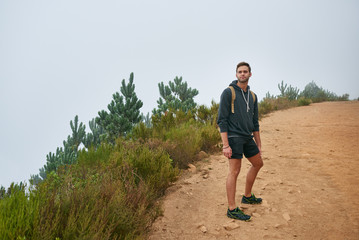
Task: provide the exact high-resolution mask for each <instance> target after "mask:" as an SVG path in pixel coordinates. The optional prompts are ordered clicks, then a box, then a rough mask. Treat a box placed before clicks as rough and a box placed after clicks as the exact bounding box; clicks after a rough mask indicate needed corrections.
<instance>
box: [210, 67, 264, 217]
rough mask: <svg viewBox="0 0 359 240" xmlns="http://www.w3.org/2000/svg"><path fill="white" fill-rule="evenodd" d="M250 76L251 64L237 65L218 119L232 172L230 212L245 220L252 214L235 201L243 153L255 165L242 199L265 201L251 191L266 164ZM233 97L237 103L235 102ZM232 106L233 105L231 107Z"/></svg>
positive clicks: (225, 92) (246, 202)
mask: <svg viewBox="0 0 359 240" xmlns="http://www.w3.org/2000/svg"><path fill="white" fill-rule="evenodd" d="M251 76H252V73H251V67H250V66H249V64H248V63H246V62H240V63H239V64H238V65H237V68H236V77H237V79H238V80H235V81H233V82H232V83H231V84H230V87H233V89H230V88H227V89H225V90H224V91H223V93H222V95H221V100H220V104H219V110H218V122H217V123H218V126H219V128H220V132H221V138H222V143H223V154H224V156H226V157H227V158H228V161H229V173H228V176H227V182H226V190H227V199H228V210H227V216H228V217H230V218H234V219H239V220H244V221H247V220H249V219H250V216H249V215H246V214H244V213H243V212H242V211H241V210H240V209H239V208H238V206H237V205H236V201H235V195H236V184H237V177H238V174H239V172H240V170H241V162H242V158H243V154H244V155H245V157H246V158H247V159H248V160H249V162H250V163H251V164H252V166H251V167H250V169H249V171H248V173H247V177H246V186H245V191H244V195H243V197H242V203H245V204H259V203H261V202H262V199H261V198H256V197H255V196H254V194H252V187H253V184H254V180H255V178H256V176H257V174H258V172H259V170H260V169H261V167H262V166H263V161H262V157H261V139H260V134H259V123H258V98H257V97H256V95H255V94H254V93H253V92H251V91H250V89H249V86H248V80H249V78H250V77H251ZM232 90H234V93H235V94H234V95H235V99H234V101H233V100H232ZM232 101H233V104H234V106H232ZM232 107H234V108H233V109H232ZM252 134H253V135H252ZM253 137H254V140H253Z"/></svg>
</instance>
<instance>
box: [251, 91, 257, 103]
mask: <svg viewBox="0 0 359 240" xmlns="http://www.w3.org/2000/svg"><path fill="white" fill-rule="evenodd" d="M249 91H250V92H251V94H252V97H253V103H255V102H256V95H255V94H254V92H252V91H251V90H249Z"/></svg>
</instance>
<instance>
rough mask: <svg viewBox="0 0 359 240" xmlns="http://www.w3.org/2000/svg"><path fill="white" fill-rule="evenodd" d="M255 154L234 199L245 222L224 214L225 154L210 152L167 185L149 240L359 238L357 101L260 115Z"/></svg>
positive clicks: (244, 160) (242, 177)
mask: <svg viewBox="0 0 359 240" xmlns="http://www.w3.org/2000/svg"><path fill="white" fill-rule="evenodd" d="M261 138H262V157H263V160H264V167H263V168H262V170H261V171H260V172H259V175H258V177H257V180H256V182H255V184H254V188H253V192H254V193H255V194H256V196H257V197H262V198H263V203H262V204H261V205H254V206H252V205H249V206H248V205H241V204H239V202H240V199H241V197H242V194H243V192H244V183H245V175H246V172H247V169H248V167H249V162H248V160H246V159H243V163H242V171H241V173H240V175H239V177H238V183H237V194H236V198H237V202H238V204H239V206H240V207H241V208H242V209H243V211H244V212H245V213H247V214H250V215H252V220H251V221H250V222H242V221H238V220H231V219H229V218H227V216H226V210H227V199H226V192H225V181H226V176H227V171H228V163H227V159H226V158H225V157H224V156H222V155H221V154H217V155H211V156H210V157H209V158H207V159H205V160H203V161H202V162H201V163H198V164H197V165H196V166H197V171H196V172H193V173H192V172H190V171H185V172H184V174H183V175H182V176H181V177H180V179H179V180H178V181H177V182H176V183H175V184H174V185H173V186H171V187H170V188H169V189H168V192H167V194H166V196H165V198H164V200H163V201H164V202H163V209H164V213H163V216H162V217H160V218H158V219H157V221H156V222H155V223H154V224H153V226H152V230H151V233H150V236H149V239H251V240H253V239H306V240H307V239H359V186H358V184H359V143H358V142H359V102H358V101H355V102H325V103H318V104H312V105H310V106H305V107H298V108H293V109H289V110H284V111H277V112H274V113H272V114H270V115H269V116H268V117H266V118H264V119H262V121H261Z"/></svg>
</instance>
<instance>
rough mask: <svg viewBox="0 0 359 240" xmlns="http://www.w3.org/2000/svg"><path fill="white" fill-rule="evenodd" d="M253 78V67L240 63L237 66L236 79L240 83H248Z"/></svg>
mask: <svg viewBox="0 0 359 240" xmlns="http://www.w3.org/2000/svg"><path fill="white" fill-rule="evenodd" d="M251 76H252V73H251V66H249V64H248V63H246V62H240V63H238V64H237V68H236V77H237V79H238V81H239V82H240V83H246V82H248V80H249V78H250V77H251Z"/></svg>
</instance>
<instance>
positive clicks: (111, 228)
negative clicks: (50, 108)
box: [0, 140, 178, 239]
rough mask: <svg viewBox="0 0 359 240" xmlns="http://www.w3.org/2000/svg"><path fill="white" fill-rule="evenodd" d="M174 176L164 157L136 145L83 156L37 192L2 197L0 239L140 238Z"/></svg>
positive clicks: (119, 143)
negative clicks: (158, 200) (159, 199)
mask: <svg viewBox="0 0 359 240" xmlns="http://www.w3.org/2000/svg"><path fill="white" fill-rule="evenodd" d="M177 174H178V170H177V169H176V168H173V167H172V165H171V159H170V158H169V156H168V154H167V153H166V152H164V151H163V150H161V149H150V148H149V147H148V146H145V145H140V144H138V143H136V142H124V141H123V140H118V141H117V143H116V145H114V146H111V145H105V144H102V145H101V146H100V147H99V148H98V149H97V150H95V149H90V150H89V151H88V152H86V151H82V152H81V153H80V154H79V157H78V162H77V163H76V164H73V165H67V166H63V167H60V168H59V169H58V171H57V172H50V173H49V174H48V177H47V178H46V179H45V180H44V181H43V182H42V183H40V184H39V185H38V186H36V188H35V187H34V186H31V187H30V188H29V189H28V191H27V190H25V188H24V187H22V188H19V187H15V186H14V187H13V188H11V189H10V191H8V193H4V191H1V195H2V198H1V199H0V239H17V238H21V239H56V238H60V239H133V238H141V237H143V235H144V234H145V233H146V230H147V228H148V226H150V224H151V222H152V221H153V220H154V218H155V217H157V216H158V215H159V214H160V210H159V207H158V204H157V199H158V197H159V196H161V195H162V194H163V193H164V190H165V189H166V188H167V187H168V185H169V184H170V182H172V181H174V179H175V178H176V176H177Z"/></svg>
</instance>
